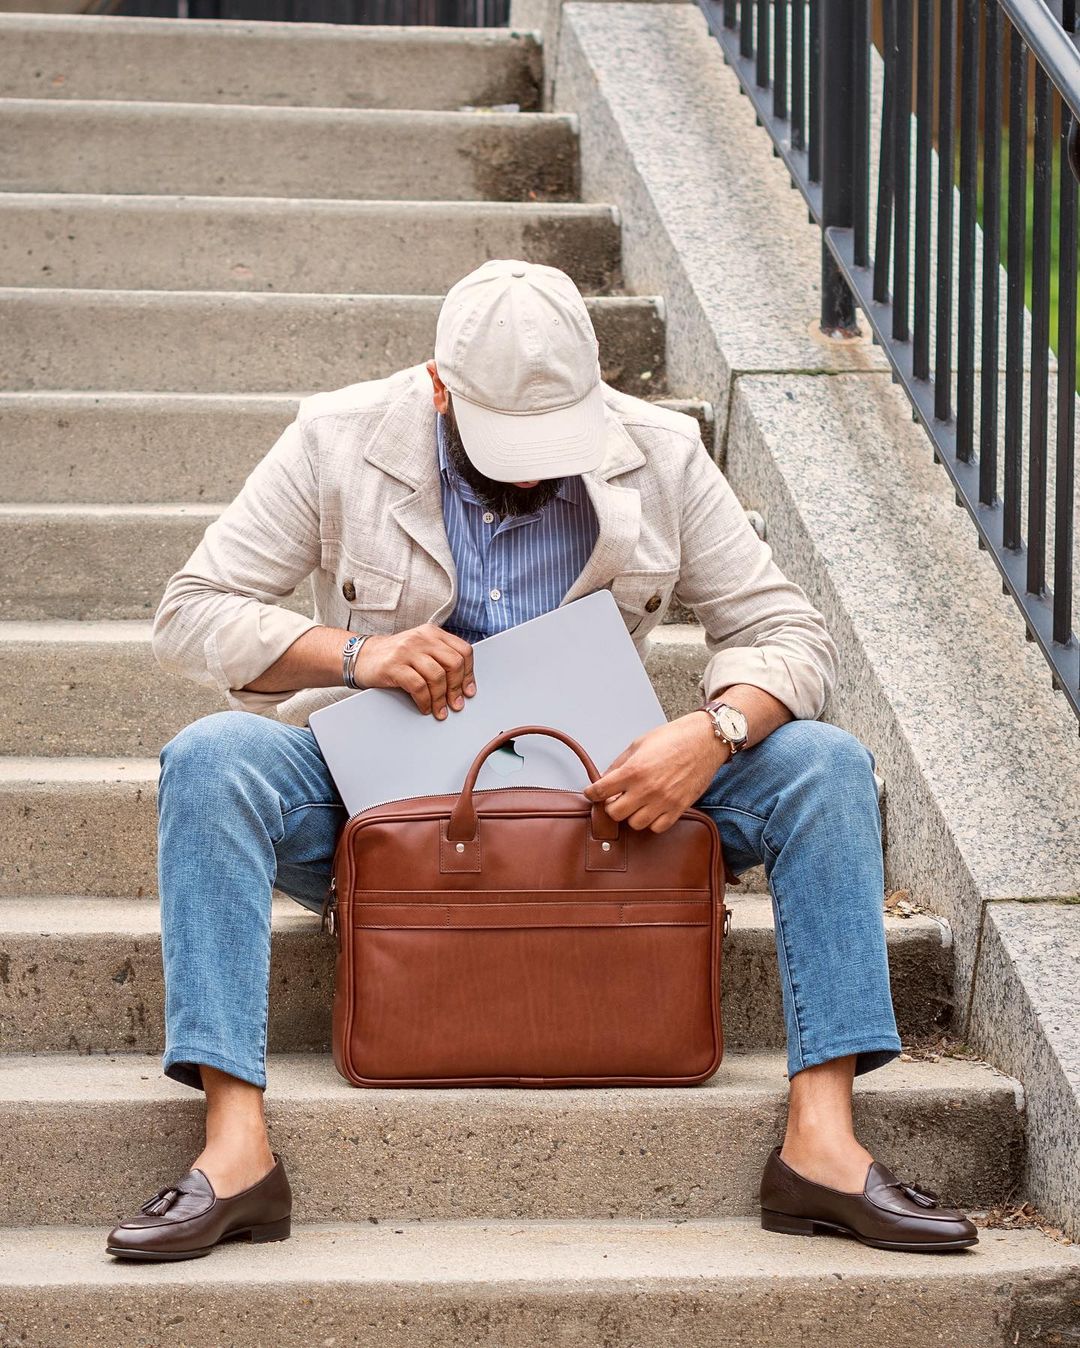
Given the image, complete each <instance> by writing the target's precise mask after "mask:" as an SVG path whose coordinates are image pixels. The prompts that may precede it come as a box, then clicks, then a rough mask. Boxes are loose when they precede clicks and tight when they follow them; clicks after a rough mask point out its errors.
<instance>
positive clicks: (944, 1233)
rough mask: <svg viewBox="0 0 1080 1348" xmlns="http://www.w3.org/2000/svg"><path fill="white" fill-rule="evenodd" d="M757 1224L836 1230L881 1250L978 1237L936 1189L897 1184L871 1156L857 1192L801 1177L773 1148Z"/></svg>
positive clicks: (932, 1247)
mask: <svg viewBox="0 0 1080 1348" xmlns="http://www.w3.org/2000/svg"><path fill="white" fill-rule="evenodd" d="M761 1225H762V1226H763V1227H764V1228H765V1230H766V1231H780V1232H783V1233H784V1234H785V1235H789V1236H813V1235H817V1234H818V1233H819V1232H835V1233H839V1234H842V1235H847V1236H854V1237H855V1239H856V1240H861V1241H862V1243H863V1244H864V1245H873V1246H875V1247H876V1248H877V1249H879V1250H914V1251H927V1252H931V1251H940V1250H963V1249H966V1248H967V1247H968V1246H969V1245H977V1244H978V1243H979V1236H978V1232H977V1230H976V1227H975V1223H974V1222H972V1221H969V1220H968V1218H967V1217H965V1216H964V1214H963V1213H962V1212H958V1211H957V1210H956V1209H955V1208H943V1207H940V1206H939V1205H938V1201H937V1194H933V1193H930V1192H929V1191H927V1190H925V1189H918V1188H916V1187H915V1185H913V1184H901V1182H900V1181H899V1180H898V1179H897V1178H896V1176H895V1175H894V1174H893V1173H892V1171H891V1170H889V1169H887V1167H885V1166H883V1165H879V1164H878V1162H877V1161H875V1162H874V1163H873V1164H872V1165H871V1166H870V1169H869V1170H868V1171H867V1173H866V1183H865V1184H864V1185H863V1191H862V1193H861V1194H849V1193H844V1192H843V1191H842V1190H840V1189H829V1188H827V1187H826V1186H825V1185H824V1184H815V1183H814V1182H813V1181H812V1180H808V1179H804V1178H803V1176H802V1175H800V1174H799V1173H798V1172H797V1171H795V1170H792V1168H791V1167H790V1166H789V1165H787V1164H786V1163H785V1162H784V1161H782V1160H781V1159H780V1148H779V1147H775V1148H773V1151H772V1154H771V1155H770V1156H769V1159H768V1161H767V1162H766V1163H765V1172H764V1174H763V1175H762V1177H761Z"/></svg>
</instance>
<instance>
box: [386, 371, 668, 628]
mask: <svg viewBox="0 0 1080 1348" xmlns="http://www.w3.org/2000/svg"><path fill="white" fill-rule="evenodd" d="M431 393H432V390H431V377H430V375H429V374H428V372H427V369H426V367H425V366H424V365H422V364H421V365H416V366H414V367H413V368H412V370H411V371H409V378H408V381H407V384H406V387H405V389H404V390H403V392H402V393H401V395H400V396H399V397H397V398H395V399H394V401H393V402H392V403H391V404H390V406H389V407H388V408H387V411H386V414H385V416H384V417H383V419H382V421H381V422H380V424H379V426H378V428H377V429H376V431H375V434H374V437H373V438H372V440H371V441H370V442H369V444H368V446H367V454H366V457H367V461H368V463H370V464H372V465H373V466H374V467H376V468H378V469H380V470H381V471H382V472H384V473H388V474H389V475H390V476H391V477H394V478H397V479H398V480H399V481H401V482H404V483H405V484H406V485H407V486H410V487H411V488H412V489H413V490H412V492H411V494H410V495H408V496H402V497H400V498H399V499H398V500H396V501H394V502H393V504H392V505H391V507H390V513H391V514H392V515H393V517H394V519H395V520H396V521H397V523H398V524H399V525H400V526H401V527H402V529H404V530H405V532H406V533H407V534H408V535H409V537H410V538H411V539H412V540H413V542H414V543H415V544H416V545H417V546H418V547H420V548H423V549H424V550H425V551H426V552H427V553H429V554H430V555H431V556H432V557H433V558H434V559H435V561H436V562H437V563H438V564H439V566H441V567H442V569H443V570H444V571H445V572H446V574H447V577H448V579H449V581H450V587H451V590H450V594H449V595H448V596H447V599H446V600H445V602H444V603H443V605H442V606H441V608H440V609H439V610H438V611H437V612H436V613H434V614H433V615H432V619H431V620H432V621H433V622H440V621H442V620H443V619H444V618H446V617H448V616H449V615H450V614H451V613H452V612H453V608H454V604H455V603H456V602H457V593H458V584H457V568H456V566H455V565H454V558H453V554H452V552H451V550H450V542H449V540H448V538H447V536H446V526H445V524H444V522H443V512H442V490H441V473H440V468H439V456H438V453H437V452H436V448H435V446H436V440H435V435H436V417H437V413H436V411H435V404H434V402H433V401H432V396H431ZM604 419H605V441H606V453H605V455H604V458H603V461H602V462H601V464H600V466H599V467H598V468H594V469H591V470H590V471H589V472H587V473H582V474H581V480H582V482H583V483H584V484H585V489H586V491H587V492H588V494H589V499H590V500H591V502H592V505H593V509H594V510H595V511H596V520H597V525H598V531H597V538H596V544H595V546H594V547H593V550H592V553H591V555H590V557H589V559H588V561H587V562H586V563H585V566H584V567H583V569H582V571H581V574H580V575H579V576H578V578H577V580H575V581H574V583H573V585H571V587H570V589H569V590H568V591H567V592H566V595H565V596H564V597H563V600H562V604H568V603H570V602H571V601H572V600H574V599H580V598H581V597H582V596H584V595H586V594H592V592H593V591H594V590H597V589H600V588H606V587H607V586H608V585H609V584H610V583H611V581H612V580H613V579H614V578H615V577H616V576H617V575H618V574H619V572H620V571H622V570H623V569H624V568H625V567H626V566H627V565H628V563H629V562H630V560H631V558H632V557H633V555H634V552H635V549H636V548H637V544H638V538H639V536H640V533H641V495H640V493H639V492H638V491H637V490H636V489H635V488H633V487H624V486H621V485H619V484H618V483H617V482H615V481H614V480H613V479H616V478H618V477H620V476H621V475H622V474H623V473H628V472H630V471H631V470H632V469H634V468H639V467H640V466H641V465H642V464H643V463H644V462H645V455H644V453H643V452H642V450H641V449H640V448H639V446H638V445H637V444H635V442H634V440H633V439H632V438H631V436H630V434H629V433H628V432H627V430H626V428H625V427H624V426H623V424H622V421H621V420H620V419H619V417H618V415H617V414H616V413H615V412H614V411H613V410H612V408H611V407H610V406H608V405H607V404H606V403H605V408H604ZM561 606H562V605H561V604H560V607H561Z"/></svg>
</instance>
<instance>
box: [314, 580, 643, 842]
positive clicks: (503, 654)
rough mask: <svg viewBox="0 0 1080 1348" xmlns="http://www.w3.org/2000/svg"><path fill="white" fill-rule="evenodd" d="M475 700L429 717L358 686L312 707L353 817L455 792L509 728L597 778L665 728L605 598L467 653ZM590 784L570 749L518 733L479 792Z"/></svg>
mask: <svg viewBox="0 0 1080 1348" xmlns="http://www.w3.org/2000/svg"><path fill="white" fill-rule="evenodd" d="M473 670H474V673H475V676H476V693H475V695H474V696H473V697H471V698H468V697H467V698H466V699H465V706H464V707H463V708H462V709H461V711H454V710H453V708H450V709H448V711H447V715H446V718H445V719H444V720H442V721H438V720H436V719H435V717H434V716H432V715H431V714H430V713H428V714H424V713H423V712H421V711H420V709H419V708H418V707H417V706H416V703H415V702H414V701H413V700H412V698H411V697H410V696H409V694H408V693H406V692H404V690H402V689H400V688H365V689H363V690H362V691H360V692H356V693H353V694H352V695H351V696H349V697H346V698H342V699H340V700H339V701H337V702H334V703H331V705H330V706H328V707H321V708H320V709H319V710H318V711H313V712H312V713H311V715H310V717H309V718H308V725H309V726H310V728H311V731H312V733H313V734H314V736H315V739H316V741H317V743H318V746H319V750H320V752H321V754H322V756H323V758H324V759H325V760H326V765H327V767H328V768H329V769H330V773H331V776H332V777H333V779H334V784H335V786H336V787H337V789H338V791H339V793H340V795H341V798H342V800H343V802H344V804H345V807H346V809H347V810H348V811H349V813H350V815H353V814H357V813H358V812H359V811H361V810H366V809H368V808H369V807H370V806H372V805H378V804H382V803H384V802H386V801H391V800H399V799H404V798H405V797H410V796H428V795H442V794H444V793H447V792H454V791H460V790H461V787H462V785H463V783H464V781H465V776H466V774H467V773H468V770H469V768H470V766H471V765H472V761H473V759H474V758H475V757H476V755H477V753H478V752H479V751H480V749H482V748H483V746H484V745H485V744H487V742H488V741H489V740H491V739H493V738H494V737H495V736H496V735H498V734H500V733H501V732H502V731H504V730H510V729H512V728H513V727H514V726H516V725H550V726H554V727H555V728H556V729H557V730H562V731H563V732H564V733H565V734H567V735H570V736H571V737H572V738H574V739H576V740H577V741H578V743H579V744H580V745H581V746H582V748H583V749H585V751H586V752H587V753H588V754H589V756H590V757H591V758H592V760H593V762H594V763H595V764H596V767H597V770H598V771H599V772H601V773H602V772H604V771H605V770H606V768H607V767H608V765H609V764H610V763H611V761H612V760H613V759H614V758H616V757H617V756H618V755H619V754H620V753H622V751H623V750H624V749H625V748H626V747H627V745H628V744H630V742H631V741H632V740H633V739H636V738H637V736H638V735H641V734H644V732H645V731H646V730H651V729H653V727H655V726H658V725H663V724H664V723H665V722H666V719H667V718H666V717H665V715H664V709H663V707H661V705H660V702H659V700H658V698H657V696H656V693H655V692H654V690H653V686H652V683H651V682H650V680H649V676H648V675H647V674H646V672H645V668H644V665H643V664H642V661H641V657H640V656H639V655H638V653H637V650H636V648H635V646H634V643H633V641H632V640H631V638H630V634H629V633H628V632H627V630H626V624H625V623H624V622H623V619H622V615H621V614H620V612H619V609H618V606H617V604H616V603H615V599H614V597H613V595H612V594H611V591H610V590H597V591H595V592H594V593H593V594H589V595H585V596H584V597H583V598H581V599H575V600H573V601H572V602H571V603H569V604H564V605H562V606H561V607H559V608H556V609H552V610H551V611H550V612H548V613H544V614H541V615H540V616H539V617H538V618H531V619H529V621H527V622H523V623H518V624H517V626H515V627H511V628H508V629H507V630H506V631H505V632H498V633H496V634H495V635H494V636H490V637H487V638H485V639H484V640H483V641H478V642H476V643H475V644H474V645H473ZM587 781H588V777H587V774H586V772H585V768H584V766H583V764H582V763H581V761H580V760H579V759H578V757H577V755H576V754H575V753H574V752H573V750H572V749H570V748H568V747H567V746H566V745H565V744H561V743H560V742H559V741H558V740H554V739H552V738H551V737H550V736H547V735H522V736H519V737H518V738H517V739H516V740H514V742H513V743H512V745H507V746H504V747H503V748H501V749H499V750H497V751H496V752H495V753H493V754H491V755H490V756H489V757H488V759H487V761H486V762H485V763H484V765H483V767H482V768H481V769H480V774H479V777H478V778H477V782H476V785H477V788H478V789H484V788H488V787H496V786H554V787H561V788H563V789H570V790H575V791H580V790H582V789H583V788H584V786H585V784H586V782H587Z"/></svg>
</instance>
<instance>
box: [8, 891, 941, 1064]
mask: <svg viewBox="0 0 1080 1348" xmlns="http://www.w3.org/2000/svg"><path fill="white" fill-rule="evenodd" d="M733 892H734V891H733ZM55 902H57V903H64V902H65V900H64V899H57V900H55ZM125 902H131V903H136V902H138V900H127V901H125ZM288 902H289V904H290V907H291V908H294V909H295V912H296V914H297V916H298V918H299V921H300V922H301V923H302V924H303V925H304V926H307V925H308V921H307V919H306V916H305V914H304V911H303V908H302V907H301V905H299V904H296V903H294V902H293V901H292V900H289V901H288ZM2 921H3V916H2V910H0V923H2ZM295 926H296V920H295V919H294V921H293V923H292V924H291V927H290V929H288V930H279V929H275V931H274V937H273V941H272V943H271V948H272V962H271V987H270V1019H269V1025H268V1029H267V1042H268V1051H269V1052H271V1053H296V1052H307V1051H309V1050H311V1051H317V1052H326V1051H327V1050H328V1049H329V1047H330V1004H331V1001H332V999H333V991H334V968H333V957H334V944H333V942H332V941H331V939H330V938H329V937H328V936H327V935H326V934H324V933H323V932H322V931H320V930H319V927H318V920H317V917H316V915H314V914H313V915H312V916H311V919H310V929H309V930H299V931H298V930H295ZM0 955H2V958H3V968H4V970H5V978H4V980H3V982H2V984H0V1041H2V1042H3V1044H4V1047H5V1051H7V1052H11V1053H27V1052H37V1051H42V1050H47V1051H52V1052H65V1053H71V1052H78V1053H146V1052H156V1053H160V1052H161V1051H162V1048H163V1047H164V1043H165V1032H164V985H163V981H162V964H161V942H160V938H159V936H158V935H157V934H156V933H154V934H152V935H140V936H130V935H125V934H120V933H118V934H116V935H112V934H110V935H94V936H79V937H74V936H72V935H70V934H68V935H65V936H63V937H60V936H51V937H50V936H43V935H40V934H37V933H33V934H30V933H27V934H23V933H9V934H6V935H3V934H0ZM723 958H724V964H723V989H724V995H723V1016H724V1042H725V1047H726V1050H727V1051H728V1052H739V1051H747V1050H758V1049H779V1048H783V1046H784V1043H785V1035H784V1021H783V1011H782V1007H781V1002H780V983H779V974H778V971H777V965H776V941H775V937H774V935H773V931H772V929H771V927H767V926H753V927H750V928H741V927H740V926H738V925H736V926H734V927H733V928H732V931H731V933H730V934H729V936H728V938H727V941H726V943H725V946H724V957H723ZM889 965H890V970H891V974H892V993H893V1002H894V1005H895V1008H896V1014H897V1021H898V1023H899V1025H900V1030H901V1034H902V1036H903V1038H904V1039H905V1041H907V1040H909V1039H911V1038H912V1037H914V1036H920V1035H925V1034H929V1033H931V1032H932V1031H934V1030H936V1029H940V1025H939V1024H938V1021H939V1020H940V1019H942V1018H944V1017H945V1016H947V1014H948V1009H949V1002H948V998H949V952H948V951H947V950H946V949H945V948H944V947H943V946H942V944H941V941H940V940H939V939H936V938H935V935H934V934H933V932H930V931H928V930H927V929H926V928H925V927H920V928H918V929H916V930H913V931H911V932H910V934H909V932H908V931H907V930H906V929H904V928H903V927H896V926H893V925H891V924H890V928H889Z"/></svg>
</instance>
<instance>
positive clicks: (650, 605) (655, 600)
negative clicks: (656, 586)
mask: <svg viewBox="0 0 1080 1348" xmlns="http://www.w3.org/2000/svg"><path fill="white" fill-rule="evenodd" d="M659 607H660V596H659V595H658V594H654V595H652V596H651V598H649V599H647V600H646V601H645V612H646V613H655V612H656V610H657V609H658V608H659Z"/></svg>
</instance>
